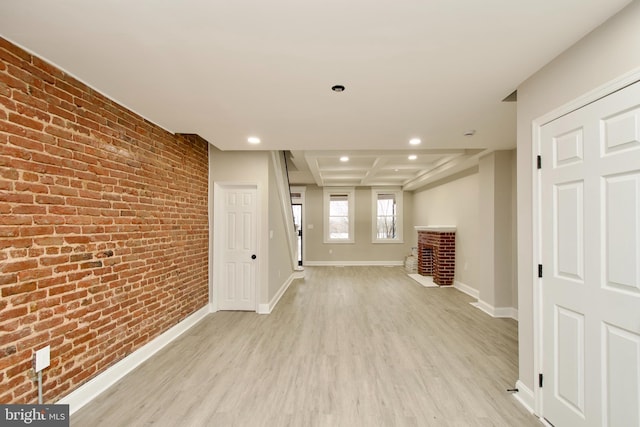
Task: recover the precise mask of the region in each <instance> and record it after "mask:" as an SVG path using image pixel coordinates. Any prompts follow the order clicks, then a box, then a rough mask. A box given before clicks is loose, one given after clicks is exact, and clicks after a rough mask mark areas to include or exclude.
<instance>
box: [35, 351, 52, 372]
mask: <svg viewBox="0 0 640 427" xmlns="http://www.w3.org/2000/svg"><path fill="white" fill-rule="evenodd" d="M35 357H36V363H35V365H36V366H35V370H36V372H40V371H42V370H43V369H44V368H48V367H49V365H50V364H51V346H50V345H48V346H46V347H43V348H41V349H40V350H36V355H35Z"/></svg>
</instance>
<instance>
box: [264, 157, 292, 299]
mask: <svg viewBox="0 0 640 427" xmlns="http://www.w3.org/2000/svg"><path fill="white" fill-rule="evenodd" d="M268 164H269V230H268V232H267V235H268V236H267V238H268V239H269V254H268V255H269V256H268V261H269V285H268V297H267V299H268V301H271V300H272V298H273V297H274V295H276V293H277V292H278V291H279V290H280V288H281V287H282V286H283V284H284V283H285V282H286V281H287V280H288V279H289V276H291V274H292V273H293V270H294V267H295V266H294V265H293V264H292V259H291V256H290V252H289V238H288V236H287V228H286V226H285V221H286V220H287V219H286V218H285V215H284V213H283V212H282V201H281V200H280V192H279V191H278V188H277V187H278V183H277V180H276V174H277V173H283V171H278V170H277V169H276V168H275V166H274V164H273V162H272V161H269V162H268ZM285 181H286V178H285ZM285 202H286V203H285V204H288V203H289V201H288V200H286V201H285ZM289 209H291V207H290V206H289Z"/></svg>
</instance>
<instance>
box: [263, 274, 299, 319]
mask: <svg viewBox="0 0 640 427" xmlns="http://www.w3.org/2000/svg"><path fill="white" fill-rule="evenodd" d="M296 279H304V270H298V271H294V272H293V273H291V276H289V278H288V279H287V280H286V281H285V282H284V283H283V284H282V286H280V289H278V292H276V294H275V295H274V296H273V298H271V301H269V303H268V304H260V305H258V314H271V312H272V311H273V309H274V308H276V305H277V304H278V302H280V298H282V296H283V295H284V293H285V292H287V289H289V286H290V285H291V283H293V281H294V280H296Z"/></svg>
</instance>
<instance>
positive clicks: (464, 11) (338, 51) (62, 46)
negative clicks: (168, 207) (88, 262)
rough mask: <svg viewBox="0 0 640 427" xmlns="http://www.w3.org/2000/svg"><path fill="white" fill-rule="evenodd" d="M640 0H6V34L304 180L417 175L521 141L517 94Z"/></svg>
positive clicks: (176, 125) (130, 102) (113, 91)
mask: <svg viewBox="0 0 640 427" xmlns="http://www.w3.org/2000/svg"><path fill="white" fill-rule="evenodd" d="M629 2H630V0H529V1H526V0H483V1H478V0H456V1H452V0H397V1H379V2H372V1H370V0H366V1H365V0H348V1H345V0H341V1H337V0H322V1H319V0H299V1H287V0H270V1H257V0H253V1H252V0H234V1H224V2H223V1H215V0H180V1H178V0H174V1H171V0H103V1H87V0H59V1H51V0H2V1H1V2H0V35H2V36H3V37H5V38H7V39H9V40H11V41H13V42H15V43H17V44H19V45H21V46H23V47H25V48H26V49H28V50H30V51H31V52H33V53H35V54H37V55H39V56H41V57H43V58H45V59H46V60H48V61H50V62H52V63H54V64H56V65H57V66H59V67H61V68H62V69H63V70H66V71H67V72H69V73H70V74H73V75H74V76H76V77H77V78H79V79H80V80H82V81H84V82H86V83H87V84H89V85H90V86H92V87H94V88H95V89H97V90H99V91H100V92H102V93H104V94H106V95H107V96H109V97H111V98H113V99H115V100H116V101H118V102H120V103H121V104H123V105H125V106H127V107H128V108H130V109H132V110H133V111H135V112H137V113H138V114H140V115H142V116H144V117H146V118H147V119H149V120H150V121H152V122H154V123H156V124H158V125H160V126H162V127H164V128H165V129H167V130H169V131H171V132H179V133H197V134H199V135H200V136H202V137H203V138H205V139H206V140H208V141H209V142H211V143H212V144H214V145H215V146H217V147H218V148H220V149H221V150H255V149H259V150H291V151H292V152H293V153H295V155H294V156H292V157H293V158H295V159H296V164H297V166H295V168H298V166H299V167H300V168H301V169H305V168H306V169H308V173H307V174H306V175H305V178H304V179H303V178H300V179H301V181H305V180H306V181H309V180H310V179H311V178H310V175H311V176H312V177H313V181H314V182H316V183H317V184H319V185H324V184H327V185H334V183H336V182H337V181H336V180H339V179H341V177H342V178H344V181H343V184H348V183H353V184H356V185H378V184H383V183H386V184H401V185H402V184H405V185H406V184H408V183H409V184H410V183H413V184H412V185H414V186H415V185H417V184H416V183H424V182H426V181H428V180H429V179H435V178H433V177H438V176H441V174H440V175H438V174H437V173H435V172H434V171H437V170H438V169H432V168H433V167H435V166H438V167H439V168H440V169H446V170H449V171H452V170H454V169H455V168H456V167H457V168H460V167H461V166H460V165H461V164H465V162H463V161H462V160H465V159H466V160H469V161H472V160H473V158H474V156H475V158H477V153H478V151H477V150H485V149H486V150H494V149H508V148H513V147H515V142H516V141H515V139H516V136H515V123H516V119H515V108H516V106H515V103H506V102H501V101H502V99H504V98H505V97H506V96H507V95H509V94H510V93H511V92H513V91H514V89H516V87H517V86H518V85H519V84H520V83H521V82H522V81H524V80H525V79H526V78H527V77H528V76H530V75H531V74H533V73H534V72H535V71H537V70H538V69H539V68H540V67H542V66H543V65H544V64H546V63H547V62H549V61H550V60H551V59H553V58H554V57H555V56H556V55H558V54H559V53H560V52H562V51H563V50H565V49H566V48H568V47H569V46H570V45H571V44H573V43H574V42H576V41H577V40H579V39H580V38H581V37H583V36H584V35H585V34H586V33H588V32H589V31H590V30H592V29H593V28H595V27H596V26H598V25H599V24H601V23H602V22H604V21H605V20H606V19H608V18H609V17H610V16H611V15H613V14H614V13H615V12H617V11H618V10H620V9H621V8H622V7H624V6H625V5H626V4H628V3H629ZM335 84H342V85H344V86H346V90H345V91H344V92H342V93H335V92H332V91H331V89H330V88H331V86H333V85H335ZM471 129H473V130H475V131H476V133H475V135H474V136H473V137H465V136H464V135H463V134H464V132H466V131H468V130H471ZM249 136H258V137H260V138H261V140H262V143H261V144H259V145H257V146H253V145H249V144H248V143H247V137H249ZM413 137H419V138H421V139H422V141H423V142H422V144H421V145H420V146H419V147H410V146H409V144H408V141H409V139H410V138H413ZM416 148H419V149H420V150H423V151H422V152H421V153H420V157H419V161H414V162H412V163H409V162H407V161H406V160H405V159H406V155H408V154H409V151H415V150H416ZM325 150H328V151H329V152H327V153H322V152H321V151H325ZM359 150H368V152H365V153H360V154H358V153H357V151H359ZM433 150H436V151H433ZM437 150H444V151H437ZM460 150H462V151H460ZM374 151H375V152H377V153H374ZM387 151H388V152H387ZM347 152H348V153H349V155H350V157H351V159H352V161H350V162H348V163H347V164H340V162H338V160H336V156H337V155H339V154H340V155H342V154H343V153H347ZM461 156H462V157H461ZM465 156H466V157H465ZM456 158H457V160H456V161H454V160H455V159H456ZM302 159H305V160H307V161H308V164H307V165H306V166H305V165H299V163H300V162H301V161H302ZM452 161H453V162H452ZM443 162H445V163H449V167H446V168H443V164H442V163H443ZM416 165H421V167H422V168H423V169H421V168H419V167H416ZM395 169H398V172H396V171H395ZM331 171H333V172H331ZM309 174H310V175H309ZM394 174H395V175H394ZM299 175H300V176H301V177H302V175H303V174H302V172H300V174H299ZM429 176H431V177H432V178H428V177H429ZM421 177H422V178H421ZM425 177H427V178H428V179H427V178H425Z"/></svg>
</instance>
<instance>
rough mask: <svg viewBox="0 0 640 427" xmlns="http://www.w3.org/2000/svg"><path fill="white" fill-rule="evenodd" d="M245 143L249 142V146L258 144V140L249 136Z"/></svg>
mask: <svg viewBox="0 0 640 427" xmlns="http://www.w3.org/2000/svg"><path fill="white" fill-rule="evenodd" d="M247 141H248V142H249V144H260V138H258V137H256V136H250V137H249V138H247Z"/></svg>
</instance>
